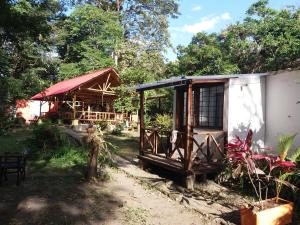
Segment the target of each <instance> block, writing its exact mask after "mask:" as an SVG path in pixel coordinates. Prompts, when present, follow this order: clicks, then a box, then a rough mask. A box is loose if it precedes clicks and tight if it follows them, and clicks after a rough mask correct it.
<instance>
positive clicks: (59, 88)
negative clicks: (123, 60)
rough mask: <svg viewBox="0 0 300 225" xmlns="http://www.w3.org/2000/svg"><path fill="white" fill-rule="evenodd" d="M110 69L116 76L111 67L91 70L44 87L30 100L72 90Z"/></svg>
mask: <svg viewBox="0 0 300 225" xmlns="http://www.w3.org/2000/svg"><path fill="white" fill-rule="evenodd" d="M111 71H113V72H114V73H115V74H116V75H117V76H118V74H117V73H116V71H115V70H114V69H113V68H112V67H108V68H105V69H102V70H97V71H93V72H91V73H88V74H84V75H81V76H78V77H75V78H72V79H69V80H64V81H61V82H59V83H56V84H54V85H52V86H51V87H49V88H47V89H45V90H44V91H42V92H40V93H38V94H36V95H34V96H32V97H31V98H30V99H31V100H42V99H44V98H45V97H50V96H54V95H58V94H63V93H66V92H68V91H72V90H74V89H76V88H78V87H79V86H80V85H82V84H84V83H86V82H88V81H90V80H92V79H94V78H96V77H98V76H101V75H104V74H106V73H108V72H111Z"/></svg>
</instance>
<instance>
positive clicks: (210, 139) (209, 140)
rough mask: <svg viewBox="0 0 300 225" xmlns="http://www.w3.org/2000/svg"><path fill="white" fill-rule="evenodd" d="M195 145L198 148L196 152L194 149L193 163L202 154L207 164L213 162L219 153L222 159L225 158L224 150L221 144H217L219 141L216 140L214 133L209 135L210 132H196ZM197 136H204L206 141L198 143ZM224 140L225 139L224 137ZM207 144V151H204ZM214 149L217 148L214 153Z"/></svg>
mask: <svg viewBox="0 0 300 225" xmlns="http://www.w3.org/2000/svg"><path fill="white" fill-rule="evenodd" d="M193 134H194V135H193V143H194V144H195V145H196V146H197V147H196V150H195V149H193V153H192V161H194V160H195V158H196V157H197V156H198V155H199V153H200V154H202V155H203V156H204V157H205V159H206V161H207V162H211V161H212V159H213V158H214V157H215V156H216V152H218V153H219V154H220V155H221V157H223V158H224V157H225V154H224V152H223V151H224V150H223V149H222V148H221V144H220V143H218V142H217V140H216V139H215V137H214V136H213V135H212V133H208V132H194V133H193ZM195 135H204V136H205V137H204V141H202V142H201V143H199V141H197V140H196V139H195ZM223 138H224V137H223ZM205 144H206V151H204V145H205ZM212 147H215V149H216V150H217V151H213V150H212Z"/></svg>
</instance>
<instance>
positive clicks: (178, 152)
mask: <svg viewBox="0 0 300 225" xmlns="http://www.w3.org/2000/svg"><path fill="white" fill-rule="evenodd" d="M143 134H144V135H143V149H142V151H143V152H144V153H150V154H154V155H159V156H162V157H165V158H169V159H174V160H176V161H179V162H181V163H182V164H184V162H185V160H187V156H186V155H185V154H187V151H186V141H187V139H186V138H187V135H186V133H185V132H179V131H178V132H177V137H176V140H174V143H171V142H170V136H171V133H170V132H169V133H166V132H161V131H160V130H159V129H157V128H146V129H144V132H143ZM198 135H201V136H204V138H202V140H201V142H200V141H199V140H197V138H196V137H197V136H198ZM192 140H193V146H194V147H193V150H192V157H191V162H194V160H195V159H196V157H197V156H199V155H200V154H202V155H203V156H204V157H205V161H207V162H211V161H212V160H213V159H214V158H215V157H216V156H217V152H218V153H219V155H220V156H221V157H224V153H223V149H222V147H221V144H220V143H218V141H217V140H216V138H215V137H214V135H213V134H212V133H209V132H194V133H193V138H192ZM204 148H205V149H204Z"/></svg>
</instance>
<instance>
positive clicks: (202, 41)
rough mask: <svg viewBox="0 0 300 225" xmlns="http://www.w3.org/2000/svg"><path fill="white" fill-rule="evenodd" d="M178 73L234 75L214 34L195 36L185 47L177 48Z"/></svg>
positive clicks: (236, 69)
mask: <svg viewBox="0 0 300 225" xmlns="http://www.w3.org/2000/svg"><path fill="white" fill-rule="evenodd" d="M178 60H179V68H180V71H181V72H182V73H183V74H185V75H202V74H226V73H236V72H238V68H237V66H236V65H235V64H234V63H231V62H230V60H229V59H228V56H227V54H226V52H225V51H224V48H223V46H222V43H221V40H220V37H218V35H217V34H216V33H213V34H206V33H198V34H196V35H195V36H194V37H193V39H192V41H191V43H190V44H189V45H188V46H187V47H182V46H179V47H178Z"/></svg>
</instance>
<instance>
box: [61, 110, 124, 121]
mask: <svg viewBox="0 0 300 225" xmlns="http://www.w3.org/2000/svg"><path fill="white" fill-rule="evenodd" d="M60 117H61V118H62V119H72V117H73V113H72V112H64V113H60ZM75 118H76V119H78V120H80V121H91V122H93V121H107V122H114V121H122V120H126V119H128V114H127V113H114V112H95V111H90V112H88V111H77V112H76V115H75Z"/></svg>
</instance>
